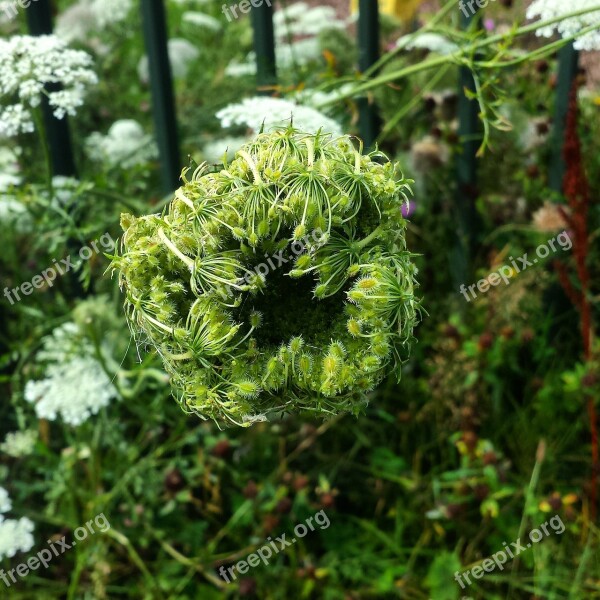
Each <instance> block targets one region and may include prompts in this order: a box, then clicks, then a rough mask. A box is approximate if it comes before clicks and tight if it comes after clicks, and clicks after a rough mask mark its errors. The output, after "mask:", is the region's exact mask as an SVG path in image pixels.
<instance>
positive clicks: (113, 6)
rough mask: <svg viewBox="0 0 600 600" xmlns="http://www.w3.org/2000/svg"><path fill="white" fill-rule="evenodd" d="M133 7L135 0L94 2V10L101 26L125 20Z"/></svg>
mask: <svg viewBox="0 0 600 600" xmlns="http://www.w3.org/2000/svg"><path fill="white" fill-rule="evenodd" d="M132 8H133V0H93V2H92V10H93V11H94V13H95V15H96V19H97V20H98V24H99V25H100V26H101V27H106V26H107V25H112V24H114V23H119V22H120V21H124V20H125V19H126V18H127V15H128V14H129V12H130V11H131V9H132Z"/></svg>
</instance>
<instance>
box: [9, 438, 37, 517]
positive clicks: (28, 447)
mask: <svg viewBox="0 0 600 600" xmlns="http://www.w3.org/2000/svg"><path fill="white" fill-rule="evenodd" d="M37 437H38V435H37V431H34V430H33V429H29V430H27V431H13V432H12V433H7V434H6V437H5V438H4V442H2V444H0V452H4V454H8V456H12V457H13V458H23V457H24V456H29V455H30V454H31V453H32V452H33V449H34V447H35V442H36V440H37ZM0 512H1V511H0Z"/></svg>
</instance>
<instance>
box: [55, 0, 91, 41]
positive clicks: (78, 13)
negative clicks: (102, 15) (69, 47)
mask: <svg viewBox="0 0 600 600" xmlns="http://www.w3.org/2000/svg"><path fill="white" fill-rule="evenodd" d="M98 28H99V23H98V16H97V11H96V10H94V6H93V4H90V2H89V1H86V0H79V2H76V3H75V4H72V5H71V6H69V7H68V8H66V9H65V10H64V11H62V12H60V13H59V15H58V17H57V18H56V27H55V28H54V32H55V33H56V35H57V36H58V37H59V38H62V39H63V40H65V41H66V42H74V41H78V42H85V41H87V40H88V38H89V35H90V32H92V31H96V30H97V29H98Z"/></svg>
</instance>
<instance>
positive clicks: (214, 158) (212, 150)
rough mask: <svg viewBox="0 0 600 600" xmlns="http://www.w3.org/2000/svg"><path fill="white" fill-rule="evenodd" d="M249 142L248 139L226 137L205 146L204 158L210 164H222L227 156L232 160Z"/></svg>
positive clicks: (203, 149)
mask: <svg viewBox="0 0 600 600" xmlns="http://www.w3.org/2000/svg"><path fill="white" fill-rule="evenodd" d="M247 141H248V138H247V137H242V136H240V137H233V136H226V137H223V138H219V139H217V140H213V141H212V142H209V143H208V144H205V145H204V147H203V148H202V157H203V159H204V160H205V161H207V162H209V163H220V162H221V161H222V160H223V156H225V154H227V158H228V159H232V158H233V157H234V156H235V153H236V152H237V151H238V150H239V149H240V148H241V147H242V146H243V145H244V144H245V143H246V142H247Z"/></svg>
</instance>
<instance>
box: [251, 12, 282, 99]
mask: <svg viewBox="0 0 600 600" xmlns="http://www.w3.org/2000/svg"><path fill="white" fill-rule="evenodd" d="M251 14H252V27H253V29H254V51H255V52H256V84H257V86H258V88H259V90H258V91H259V93H260V94H265V95H269V94H270V91H269V89H268V88H269V87H271V86H274V85H275V84H276V83H277V65H276V59H275V32H274V29H273V6H272V3H271V2H269V3H267V2H262V3H261V4H260V6H257V7H254V6H253V7H252V11H251Z"/></svg>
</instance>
